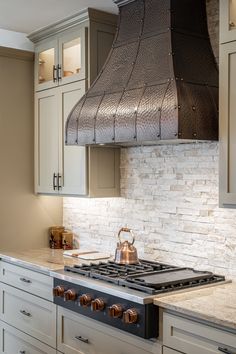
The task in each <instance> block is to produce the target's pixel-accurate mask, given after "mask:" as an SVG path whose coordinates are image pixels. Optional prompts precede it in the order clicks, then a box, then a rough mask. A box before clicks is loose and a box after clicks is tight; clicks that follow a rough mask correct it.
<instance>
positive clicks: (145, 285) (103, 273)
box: [65, 260, 225, 295]
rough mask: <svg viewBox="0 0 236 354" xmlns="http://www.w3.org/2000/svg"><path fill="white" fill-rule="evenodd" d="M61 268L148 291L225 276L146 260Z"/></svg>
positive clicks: (204, 282)
mask: <svg viewBox="0 0 236 354" xmlns="http://www.w3.org/2000/svg"><path fill="white" fill-rule="evenodd" d="M65 271H66V272H71V273H76V274H79V275H82V276H85V277H89V278H93V279H98V280H102V281H105V282H108V283H113V284H116V285H119V286H122V287H126V288H130V289H135V290H139V291H142V292H144V293H148V294H152V295H155V294H159V293H165V292H169V291H174V290H179V289H185V288H191V287H196V286H200V285H207V284H212V283H217V282H220V281H224V280H225V278H224V277H223V276H220V275H215V274H213V273H211V272H205V271H196V270H194V269H192V268H180V267H176V266H172V265H168V264H163V263H157V262H151V261H146V260H140V262H139V263H137V264H133V265H122V264H117V263H115V262H112V261H109V262H100V263H91V264H89V265H87V264H82V265H74V266H73V267H69V266H65Z"/></svg>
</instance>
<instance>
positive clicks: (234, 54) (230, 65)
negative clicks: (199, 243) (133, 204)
mask: <svg viewBox="0 0 236 354" xmlns="http://www.w3.org/2000/svg"><path fill="white" fill-rule="evenodd" d="M220 42H221V44H220V64H219V72H220V104H219V109H220V112H219V113H220V145H219V146H220V147H219V204H220V207H230V208H235V207H236V89H235V81H236V0H221V1H220Z"/></svg>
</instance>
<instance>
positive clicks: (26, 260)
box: [0, 248, 85, 274]
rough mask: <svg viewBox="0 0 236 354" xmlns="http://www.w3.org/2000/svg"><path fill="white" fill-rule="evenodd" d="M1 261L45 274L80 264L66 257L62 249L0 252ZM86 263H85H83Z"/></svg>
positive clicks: (72, 258)
mask: <svg viewBox="0 0 236 354" xmlns="http://www.w3.org/2000/svg"><path fill="white" fill-rule="evenodd" d="M81 252H82V250H81ZM0 259H2V260H4V261H6V262H9V263H13V264H15V265H18V266H22V267H25V268H28V269H31V270H35V271H37V272H41V273H44V274H50V272H51V271H56V270H59V269H63V268H64V266H65V265H68V266H72V265H74V264H80V263H81V261H80V260H79V259H77V258H75V257H64V256H63V250H62V249H56V250H53V249H50V248H39V249H32V250H25V251H3V250H1V251H0ZM83 263H85V261H83Z"/></svg>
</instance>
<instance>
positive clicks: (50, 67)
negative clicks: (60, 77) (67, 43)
mask: <svg viewBox="0 0 236 354" xmlns="http://www.w3.org/2000/svg"><path fill="white" fill-rule="evenodd" d="M57 46H58V41H57V39H53V40H51V41H46V42H43V43H41V44H40V45H38V46H36V48H35V90H36V91H40V90H45V89H48V88H52V87H55V86H57V85H58V82H57V80H53V77H54V76H55V77H56V75H57V73H56V70H54V67H55V69H56V66H57V62H58V48H57Z"/></svg>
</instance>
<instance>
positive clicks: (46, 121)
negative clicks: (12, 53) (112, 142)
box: [29, 9, 119, 197]
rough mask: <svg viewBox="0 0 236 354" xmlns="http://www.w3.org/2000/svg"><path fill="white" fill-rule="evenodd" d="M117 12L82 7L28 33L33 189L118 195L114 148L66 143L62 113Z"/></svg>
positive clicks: (92, 68)
mask: <svg viewBox="0 0 236 354" xmlns="http://www.w3.org/2000/svg"><path fill="white" fill-rule="evenodd" d="M116 21H117V16H115V15H112V14H107V13H105V12H101V11H97V10H94V9H87V10H84V11H82V12H80V13H79V14H76V15H74V16H72V17H70V18H67V19H65V20H63V21H60V22H57V23H56V24H54V25H52V26H49V27H46V28H44V29H42V30H40V31H37V32H34V33H32V34H31V35H30V36H29V38H30V39H31V40H32V41H33V42H34V43H35V192H36V193H38V194H52V195H55V194H56V195H74V196H83V197H86V196H89V197H114V196H119V149H118V148H109V147H97V148H89V147H84V146H67V145H66V144H65V125H66V121H67V117H68V115H69V113H70V111H71V110H72V108H73V107H74V106H75V104H76V103H77V102H78V101H79V99H80V98H81V97H82V96H83V95H84V94H85V92H86V90H87V89H88V87H89V86H90V85H91V83H92V82H93V80H94V79H95V78H96V77H97V75H98V73H99V71H100V70H101V68H102V66H103V65H104V62H105V60H106V58H107V56H108V54H109V51H110V49H111V45H112V43H113V39H114V35H115V32H116Z"/></svg>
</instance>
